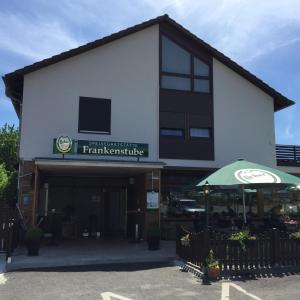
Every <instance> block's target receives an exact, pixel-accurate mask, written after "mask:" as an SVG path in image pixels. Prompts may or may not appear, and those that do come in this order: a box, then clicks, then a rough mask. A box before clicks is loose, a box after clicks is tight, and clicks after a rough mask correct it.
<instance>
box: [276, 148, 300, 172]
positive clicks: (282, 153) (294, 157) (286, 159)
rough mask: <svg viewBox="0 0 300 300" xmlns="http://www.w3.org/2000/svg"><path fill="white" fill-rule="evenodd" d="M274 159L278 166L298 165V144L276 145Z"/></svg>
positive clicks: (299, 161)
mask: <svg viewBox="0 0 300 300" xmlns="http://www.w3.org/2000/svg"><path fill="white" fill-rule="evenodd" d="M276 159H277V164H278V165H279V166H299V167H300V146H293V145H276Z"/></svg>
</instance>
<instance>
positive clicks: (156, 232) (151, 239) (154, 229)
mask: <svg viewBox="0 0 300 300" xmlns="http://www.w3.org/2000/svg"><path fill="white" fill-rule="evenodd" d="M147 241H148V249H149V250H159V247H160V229H159V226H158V225H156V224H153V225H151V226H150V227H149V229H148V232H147Z"/></svg>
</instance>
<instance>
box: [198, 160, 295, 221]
mask: <svg viewBox="0 0 300 300" xmlns="http://www.w3.org/2000/svg"><path fill="white" fill-rule="evenodd" d="M205 185H210V186H235V185H238V186H241V187H242V190H243V206H244V222H245V223H246V209H245V193H244V188H245V187H247V188H254V187H267V186H276V185H282V186H292V185H293V186H300V178H298V177H296V176H293V175H290V174H288V173H285V172H282V171H280V170H277V169H273V168H270V167H267V166H263V165H260V164H256V163H252V162H249V161H246V160H243V159H239V160H238V161H236V162H234V163H231V164H229V165H227V166H225V167H223V168H221V169H219V170H217V171H216V172H214V173H213V174H211V175H209V176H208V177H206V178H205V179H204V180H202V181H200V182H199V183H198V184H197V185H196V186H198V187H201V186H202V187H203V186H205Z"/></svg>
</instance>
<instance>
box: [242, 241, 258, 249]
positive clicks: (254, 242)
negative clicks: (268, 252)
mask: <svg viewBox="0 0 300 300" xmlns="http://www.w3.org/2000/svg"><path fill="white" fill-rule="evenodd" d="M244 243H245V246H246V247H247V248H251V247H254V246H256V245H257V240H245V241H244Z"/></svg>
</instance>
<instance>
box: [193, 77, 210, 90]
mask: <svg viewBox="0 0 300 300" xmlns="http://www.w3.org/2000/svg"><path fill="white" fill-rule="evenodd" d="M194 90H195V91H196V92H202V93H209V80H207V79H195V80H194Z"/></svg>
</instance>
